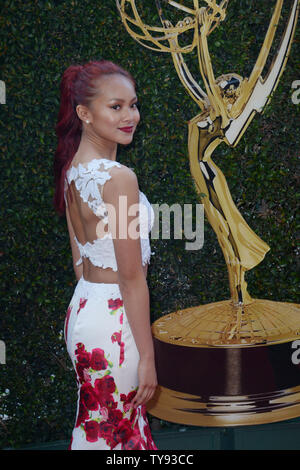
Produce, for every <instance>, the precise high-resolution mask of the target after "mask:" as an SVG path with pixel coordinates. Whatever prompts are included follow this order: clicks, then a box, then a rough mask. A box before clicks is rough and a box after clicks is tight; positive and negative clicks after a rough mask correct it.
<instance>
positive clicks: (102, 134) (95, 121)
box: [86, 74, 140, 145]
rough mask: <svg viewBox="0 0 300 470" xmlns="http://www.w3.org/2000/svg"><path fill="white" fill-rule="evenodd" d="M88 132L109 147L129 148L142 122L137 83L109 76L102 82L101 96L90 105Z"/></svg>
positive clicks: (101, 80)
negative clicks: (117, 145)
mask: <svg viewBox="0 0 300 470" xmlns="http://www.w3.org/2000/svg"><path fill="white" fill-rule="evenodd" d="M88 109H89V118H88V119H89V121H90V124H88V125H87V127H86V129H87V132H89V133H90V132H92V133H94V134H95V137H97V138H100V139H101V140H102V142H103V141H106V143H108V144H109V143H117V144H123V145H127V144H130V142H131V141H132V139H133V134H134V132H135V129H136V127H137V125H138V123H139V120H140V113H139V110H138V108H137V96H136V93H135V89H134V85H133V83H132V82H131V81H130V80H129V79H128V78H126V77H124V76H123V75H119V74H114V75H106V76H104V77H102V78H101V79H100V81H99V93H98V94H97V96H96V98H95V99H94V100H93V101H92V102H91V103H90V105H89V107H88Z"/></svg>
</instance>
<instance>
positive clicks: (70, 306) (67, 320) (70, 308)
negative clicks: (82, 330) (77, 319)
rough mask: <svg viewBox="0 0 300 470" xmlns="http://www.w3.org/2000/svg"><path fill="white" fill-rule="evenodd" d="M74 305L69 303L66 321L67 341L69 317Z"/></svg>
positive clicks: (66, 338) (66, 336) (66, 337)
mask: <svg viewBox="0 0 300 470" xmlns="http://www.w3.org/2000/svg"><path fill="white" fill-rule="evenodd" d="M72 308H73V307H72V305H69V307H68V310H67V314H66V321H65V341H66V342H67V340H68V326H69V319H70V315H71V311H72Z"/></svg>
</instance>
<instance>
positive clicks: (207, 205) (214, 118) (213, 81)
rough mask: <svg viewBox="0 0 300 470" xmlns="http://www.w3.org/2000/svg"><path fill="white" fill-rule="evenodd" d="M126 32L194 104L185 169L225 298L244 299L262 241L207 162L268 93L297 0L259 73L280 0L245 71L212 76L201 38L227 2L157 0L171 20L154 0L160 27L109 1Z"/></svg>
mask: <svg viewBox="0 0 300 470" xmlns="http://www.w3.org/2000/svg"><path fill="white" fill-rule="evenodd" d="M116 3H117V7H118V9H119V12H120V15H121V18H122V21H123V23H124V25H125V27H126V29H127V31H128V33H129V34H130V35H131V36H132V37H133V38H134V39H135V40H136V41H138V42H139V43H140V44H142V45H143V46H144V47H147V48H149V49H152V50H155V51H160V52H168V53H170V54H171V55H172V58H173V62H174V65H175V68H176V71H177V74H178V77H179V78H180V80H181V82H182V84H183V85H184V87H185V88H186V90H187V91H188V93H189V95H190V96H191V97H192V98H193V100H194V101H195V102H196V103H197V104H198V106H199V107H200V110H201V112H200V114H198V115H197V116H195V117H194V118H193V119H191V120H190V121H189V138H188V147H189V159H190V169H191V174H192V176H193V179H194V182H195V185H196V189H197V191H198V192H199V193H200V194H201V193H202V194H204V195H205V196H204V197H203V199H202V202H203V204H204V210H205V213H206V216H207V219H208V221H209V223H210V224H211V226H212V228H213V229H214V231H215V233H216V235H217V238H218V241H219V244H220V246H221V249H222V251H223V254H224V257H225V261H226V264H227V268H228V274H229V285H230V293H231V300H232V302H233V305H235V306H239V307H241V306H243V305H248V304H251V303H252V301H253V299H252V298H251V296H250V295H249V293H248V292H247V283H246V281H245V272H246V271H247V270H250V269H252V268H253V267H254V266H256V265H257V264H258V263H260V262H261V261H262V259H263V258H264V256H265V254H266V253H267V251H268V250H269V249H270V248H269V246H268V245H267V244H266V243H265V242H264V241H263V240H261V239H260V238H259V237H258V236H257V235H256V234H255V233H254V232H253V230H252V229H251V228H250V227H249V225H248V224H247V222H246V221H245V219H244V218H243V217H242V215H241V214H240V212H239V210H238V209H237V207H236V205H235V204H234V202H233V200H232V197H231V194H230V191H229V188H228V185H227V182H226V179H225V177H224V175H223V173H222V171H221V170H220V168H218V166H217V165H216V164H215V163H214V162H213V160H212V154H213V152H214V150H215V149H216V148H217V147H218V145H219V144H220V143H221V142H225V143H226V144H227V145H229V146H230V147H235V146H236V145H237V144H238V142H239V140H240V139H241V137H242V135H243V134H244V132H245V131H246V129H247V127H248V126H249V124H250V122H251V120H252V119H253V117H254V116H255V114H256V113H257V112H258V113H261V112H262V111H263V110H264V108H265V106H266V105H267V104H268V102H269V100H270V99H271V96H272V93H273V92H274V90H275V89H276V86H277V84H278V82H279V79H280V76H281V74H282V72H283V70H284V67H285V64H286V61H287V58H288V54H289V51H290V47H291V43H292V39H293V36H294V32H295V27H296V22H297V17H298V9H299V5H298V0H294V1H293V2H292V6H291V11H290V14H289V18H288V22H287V24H286V27H285V31H284V33H283V36H282V39H281V44H280V47H279V49H278V51H277V54H276V57H274V59H273V61H272V64H271V65H270V67H269V70H268V72H267V73H266V76H265V77H262V71H263V69H264V66H265V64H266V62H267V59H268V57H269V54H270V49H271V46H272V44H273V41H274V36H275V33H276V29H277V25H278V22H279V18H280V15H281V12H282V7H283V0H277V2H276V6H275V8H274V11H273V15H272V18H271V20H270V23H269V27H268V30H267V33H266V36H265V39H264V42H263V44H262V47H261V50H260V53H259V55H258V58H257V61H256V63H255V65H254V67H253V70H252V72H251V74H250V76H249V77H241V76H240V75H238V74H236V73H228V74H224V75H221V76H220V77H217V78H215V76H214V71H213V67H212V63H211V58H210V54H209V49H208V40H207V38H208V36H209V35H210V33H211V32H212V31H213V30H214V29H215V28H216V27H217V26H218V25H219V24H220V22H221V21H223V20H224V19H225V16H226V8H227V6H228V3H229V0H223V1H220V2H217V1H216V0H205V1H203V2H202V3H206V6H200V5H199V3H200V2H199V0H193V8H190V7H187V6H185V5H184V2H181V3H179V2H176V1H173V0H164V4H166V5H169V6H172V7H175V8H176V9H179V10H181V11H183V12H184V13H185V14H187V16H186V17H185V18H183V19H182V20H181V21H179V22H178V23H177V24H176V25H173V24H172V23H171V22H170V21H169V20H168V19H166V18H165V16H164V11H163V7H162V2H160V1H158V0H156V1H155V4H156V7H157V11H158V14H159V17H160V21H161V23H162V26H159V27H155V26H148V25H146V24H144V23H143V21H142V19H141V16H140V14H139V12H138V9H137V7H136V4H135V0H116ZM187 32H191V33H192V40H191V42H190V43H189V44H187V45H185V46H181V45H180V44H179V40H178V38H179V36H180V35H182V34H184V33H187ZM194 48H197V56H198V63H199V70H200V73H201V77H202V80H203V83H204V87H205V91H204V90H203V89H202V88H201V87H200V85H199V84H198V82H197V81H196V80H195V79H194V77H193V76H192V74H191V72H190V70H189V68H188V66H187V64H186V62H185V60H184V54H188V53H190V52H191V51H193V49H194Z"/></svg>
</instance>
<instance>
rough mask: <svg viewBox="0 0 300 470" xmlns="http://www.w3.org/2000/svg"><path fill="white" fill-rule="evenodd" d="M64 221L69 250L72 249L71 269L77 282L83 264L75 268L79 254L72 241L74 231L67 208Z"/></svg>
mask: <svg viewBox="0 0 300 470" xmlns="http://www.w3.org/2000/svg"><path fill="white" fill-rule="evenodd" d="M66 219H67V225H68V230H69V236H70V242H71V249H72V258H73V268H74V272H75V276H76V279H77V281H78V280H79V279H80V278H81V276H82V273H83V264H82V263H81V264H80V265H79V266H76V262H77V261H78V260H79V258H80V253H79V249H78V246H77V244H76V242H75V240H74V235H75V232H74V229H73V226H72V222H71V219H70V214H69V209H68V206H66Z"/></svg>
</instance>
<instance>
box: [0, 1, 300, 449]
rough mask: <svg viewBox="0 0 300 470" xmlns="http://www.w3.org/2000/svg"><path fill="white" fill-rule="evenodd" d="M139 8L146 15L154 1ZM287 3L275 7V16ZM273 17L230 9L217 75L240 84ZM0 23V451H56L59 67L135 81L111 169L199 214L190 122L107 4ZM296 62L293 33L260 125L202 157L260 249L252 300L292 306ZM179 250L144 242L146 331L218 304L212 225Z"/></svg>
mask: <svg viewBox="0 0 300 470" xmlns="http://www.w3.org/2000/svg"><path fill="white" fill-rule="evenodd" d="M143 3H144V5H145V4H146V6H147V8H146V9H145V13H146V14H148V15H150V16H151V12H153V11H154V10H153V9H154V6H152V5H154V1H152V0H151V1H150V0H147V1H146V2H143ZM189 3H191V2H190V1H189V0H186V4H189ZM290 3H291V2H290V0H289V1H286V2H285V13H286V12H287V11H288V7H289V5H290ZM137 4H141V2H138V1H137ZM274 5H275V1H272V2H265V1H264V0H257V1H256V0H253V1H249V0H247V1H246V0H243V1H237V0H231V1H230V2H229V7H228V12H227V18H226V21H225V22H224V23H223V24H222V26H221V28H219V29H218V30H215V32H214V33H213V34H212V35H211V36H210V38H209V46H210V50H211V56H212V61H213V64H214V67H215V75H216V76H218V75H220V74H222V73H228V72H237V73H239V74H240V75H243V76H245V75H249V73H250V72H251V68H252V66H253V64H254V62H255V59H256V57H257V55H258V52H259V48H260V44H261V43H262V41H263V38H264V35H265V32H266V28H267V24H268V19H269V18H270V15H271V11H272V8H273V7H274ZM150 7H151V8H150ZM1 10H2V11H1V17H0V51H1V55H0V61H1V72H0V79H1V80H3V81H4V82H5V83H6V91H7V96H6V104H5V105H0V135H1V150H2V155H1V184H0V190H1V216H2V224H1V227H2V231H1V253H0V254H1V279H2V284H1V297H2V300H1V307H2V308H1V310H2V312H1V317H0V318H1V319H0V325H1V329H0V339H1V340H3V341H5V344H6V355H7V357H6V365H0V377H1V378H0V381H1V383H0V415H1V416H2V419H1V420H0V447H17V446H21V445H25V444H29V443H36V442H47V441H56V440H60V439H66V440H68V439H69V438H70V434H71V430H72V427H73V423H74V419H75V404H76V398H77V393H76V383H75V375H74V372H73V371H72V366H71V362H70V360H69V357H68V356H67V353H66V348H65V344H64V340H63V336H62V329H63V323H64V319H65V314H66V308H67V306H68V302H69V300H70V298H71V296H72V292H73V289H74V286H75V282H76V281H75V276H74V272H73V270H72V258H71V251H70V245H69V238H68V232H67V227H66V221H65V219H64V218H59V217H58V216H57V214H56V213H55V212H54V209H53V207H52V198H53V192H54V187H53V176H52V165H53V156H54V152H55V149H56V137H55V131H54V126H55V123H56V118H57V113H58V107H59V82H60V78H61V75H62V73H63V71H64V70H65V68H66V67H68V66H69V65H70V64H71V63H74V62H75V63H77V62H81V63H82V62H85V61H88V60H90V59H99V58H101V57H104V58H107V59H109V60H113V61H115V62H118V63H120V64H121V65H122V66H124V67H125V68H129V69H130V71H131V72H132V73H133V75H134V76H135V78H136V80H137V83H138V94H139V99H140V104H141V116H142V120H141V124H140V126H139V128H138V131H137V133H136V137H135V140H134V142H133V143H132V144H131V145H130V146H129V147H127V148H121V149H120V153H119V156H118V159H119V160H120V161H121V162H122V163H124V164H125V165H128V166H131V167H134V168H135V170H136V173H137V176H138V179H139V185H140V189H141V190H142V191H144V192H145V193H146V194H147V196H148V198H149V200H150V202H151V203H153V204H155V203H156V204H162V203H167V204H170V205H171V204H173V203H179V204H181V205H183V204H184V203H190V204H193V205H195V204H196V203H197V202H199V200H198V196H197V194H196V191H195V188H194V183H193V181H192V178H191V175H190V170H189V162H188V153H187V121H188V120H189V119H190V118H192V117H193V116H194V115H195V114H196V113H198V112H199V110H198V109H197V107H196V105H195V103H193V102H192V100H191V99H190V97H189V95H188V94H187V93H186V91H185V90H184V88H183V86H182V85H181V83H180V82H179V80H178V78H177V75H176V72H175V70H174V67H173V64H172V60H171V57H170V56H169V55H168V54H160V53H158V52H152V51H149V50H147V49H145V48H143V47H142V46H140V45H139V44H138V43H136V42H135V41H134V40H133V39H132V38H130V36H129V35H128V34H127V32H126V31H125V28H124V27H123V25H122V24H121V21H120V19H119V16H118V12H117V9H116V6H115V2H114V0H112V1H109V0H107V1H104V2H103V1H99V2H95V1H90V0H85V1H84V2H83V1H78V0H72V1H69V0H67V1H54V0H49V1H37V0H35V1H30V2H23V1H21V0H9V1H8V0H3V1H2V8H1ZM152 16H153V15H152ZM280 27H281V26H280ZM281 30H282V27H281ZM276 44H277V45H278V41H277V43H276ZM298 58H299V33H296V37H295V40H294V44H293V46H292V51H291V54H290V58H289V61H288V63H287V67H286V70H285V72H284V74H283V76H282V78H281V81H280V84H279V86H278V88H277V90H276V92H275V94H274V96H273V99H272V101H271V103H270V105H269V106H268V108H267V110H266V112H265V114H263V115H257V116H256V118H255V119H254V120H253V121H252V123H251V125H250V127H249V129H248V130H247V132H246V134H245V135H244V137H243V138H242V140H241V141H240V143H239V145H238V146H237V147H236V148H235V149H231V148H229V147H227V146H225V145H221V146H220V147H219V148H218V149H217V151H216V152H215V155H214V159H215V161H216V163H217V164H218V165H219V166H220V168H221V169H222V171H223V172H224V174H225V176H226V177H227V180H228V184H229V187H230V189H231V192H232V196H233V199H234V201H235V203H236V204H237V206H238V207H239V209H240V211H241V213H242V214H243V216H244V217H245V219H246V220H247V222H248V223H249V225H250V227H251V228H252V229H253V230H255V232H256V233H257V234H258V235H260V236H261V237H262V238H263V240H265V241H266V242H267V243H268V244H269V245H270V247H271V251H270V252H269V253H268V254H267V255H266V258H265V260H264V261H263V262H262V263H261V264H260V265H259V266H257V267H256V268H255V269H254V270H253V271H251V272H250V273H249V274H248V276H247V281H248V286H249V292H250V294H252V295H253V296H254V297H260V298H268V299H274V300H278V301H290V302H297V300H298V299H297V296H296V288H297V285H298V278H297V266H296V231H297V223H298V220H297V213H296V207H297V183H299V172H298V173H297V171H298V170H297V166H296V161H297V156H298V154H299V132H297V126H299V106H297V105H295V104H293V103H292V100H291V96H292V93H293V91H294V90H292V88H291V85H292V82H293V81H294V80H297V79H300V76H299V62H298V61H297V60H298ZM195 59H196V56H195V54H194V55H192V56H191V57H190V58H189V59H188V60H189V63H190V66H191V68H192V70H193V71H194V72H195V73H196V72H197V64H196V60H195ZM185 241H186V240H184V239H182V240H172V239H171V240H162V239H158V240H152V242H151V246H152V250H153V251H155V256H154V257H153V258H152V260H151V265H150V268H149V276H148V281H149V288H150V293H151V315H152V320H155V319H157V318H159V317H160V316H162V315H164V314H166V313H169V312H172V311H174V309H176V308H186V307H189V306H193V305H198V304H203V303H208V302H213V301H218V300H222V299H225V298H228V297H229V285H228V278H227V270H226V265H225V262H224V259H223V255H222V252H221V249H220V247H219V245H218V243H217V240H216V237H215V234H214V232H213V230H212V228H211V227H210V225H209V224H208V223H207V222H205V242H204V246H203V248H202V249H201V250H198V251H186V250H185V248H184V245H185ZM3 417H4V418H3ZM165 425H167V423H165Z"/></svg>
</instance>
